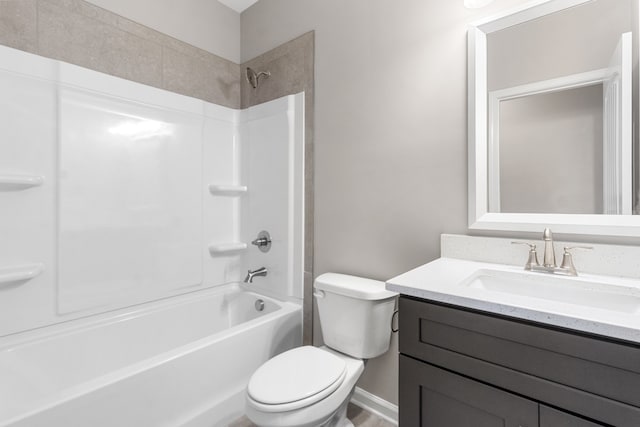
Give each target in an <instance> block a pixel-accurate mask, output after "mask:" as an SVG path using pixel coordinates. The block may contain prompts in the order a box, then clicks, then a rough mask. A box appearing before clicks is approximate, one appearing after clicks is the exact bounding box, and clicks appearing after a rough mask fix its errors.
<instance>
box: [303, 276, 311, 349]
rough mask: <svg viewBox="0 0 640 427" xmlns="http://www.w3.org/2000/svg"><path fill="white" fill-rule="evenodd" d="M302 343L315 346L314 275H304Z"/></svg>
mask: <svg viewBox="0 0 640 427" xmlns="http://www.w3.org/2000/svg"><path fill="white" fill-rule="evenodd" d="M302 321H303V329H302V343H303V344H304V345H312V344H313V274H312V273H310V272H305V273H304V303H303V306H302Z"/></svg>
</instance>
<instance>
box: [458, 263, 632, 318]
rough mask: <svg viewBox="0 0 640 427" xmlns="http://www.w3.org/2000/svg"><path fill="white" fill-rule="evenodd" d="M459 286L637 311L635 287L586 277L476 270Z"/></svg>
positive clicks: (579, 304) (614, 309)
mask: <svg viewBox="0 0 640 427" xmlns="http://www.w3.org/2000/svg"><path fill="white" fill-rule="evenodd" d="M459 286H464V287H467V288H472V289H480V290H483V291H487V292H498V293H501V294H509V295H517V296H524V297H529V298H537V299H542V300H547V301H555V302H561V303H567V304H573V305H578V306H583V307H589V308H597V309H601V310H607V311H613V312H617V313H628V314H635V313H640V290H639V289H637V288H633V287H626V286H620V285H617V284H613V283H606V282H603V281H599V280H591V279H590V278H583V277H562V276H553V275H546V274H540V273H530V272H525V271H523V272H514V271H501V270H492V269H479V270H477V271H475V272H474V273H473V274H471V275H470V276H469V277H467V278H466V279H464V280H462V281H461V282H460V283H459Z"/></svg>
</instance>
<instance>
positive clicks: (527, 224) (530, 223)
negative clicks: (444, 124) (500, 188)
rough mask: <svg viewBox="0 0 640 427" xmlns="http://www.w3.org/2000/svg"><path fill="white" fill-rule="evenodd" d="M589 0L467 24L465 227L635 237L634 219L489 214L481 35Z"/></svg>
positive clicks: (638, 220)
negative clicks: (467, 171)
mask: <svg viewBox="0 0 640 427" xmlns="http://www.w3.org/2000/svg"><path fill="white" fill-rule="evenodd" d="M589 1H591V0H536V1H532V2H529V3H527V4H525V5H522V6H520V7H518V8H516V9H512V10H510V11H507V12H505V13H503V14H500V15H498V16H493V17H490V18H487V19H484V20H482V21H479V22H476V23H474V24H472V26H471V28H469V33H468V73H469V75H468V89H467V90H468V111H469V117H468V120H469V122H468V138H469V141H468V142H469V157H468V162H469V166H468V167H469V229H470V230H486V231H488V230H497V231H516V232H538V231H541V230H542V229H544V228H545V227H549V228H551V229H552V230H553V231H554V232H556V233H567V234H583V235H602V236H629V237H640V215H599V214H598V215H591V214H580V215H573V214H533V213H532V214H528V213H492V212H489V176H488V172H489V158H488V155H489V146H488V111H487V107H488V94H487V34H489V33H492V32H495V31H499V30H502V29H505V28H508V27H511V26H514V25H518V24H521V23H523V22H526V21H530V20H533V19H536V18H540V17H542V16H545V15H548V14H551V13H554V12H558V11H560V10H564V9H567V8H570V7H573V6H577V5H580V4H583V3H587V2H589Z"/></svg>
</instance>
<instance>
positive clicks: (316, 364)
mask: <svg viewBox="0 0 640 427" xmlns="http://www.w3.org/2000/svg"><path fill="white" fill-rule="evenodd" d="M314 296H315V297H316V301H317V303H318V315H319V318H320V326H321V327H322V336H323V339H324V342H325V346H323V347H312V346H304V347H298V348H295V349H292V350H289V351H286V352H284V353H282V354H280V355H278V356H276V357H274V358H272V359H270V360H268V361H267V362H266V363H264V364H263V365H262V366H261V367H260V368H258V369H257V370H256V372H255V373H254V374H253V376H252V377H251V379H250V380H249V385H248V387H247V392H246V415H247V417H248V418H249V419H250V420H251V421H252V422H253V423H255V424H256V425H258V426H260V427H294V426H295V427H307V426H308V427H312V426H313V427H318V426H322V427H325V426H326V427H353V424H352V423H351V422H350V421H349V420H348V419H347V415H346V414H347V405H348V404H349V400H350V399H351V395H352V394H353V390H354V389H355V385H356V382H357V381H358V378H359V377H360V375H361V374H362V371H363V370H364V363H365V360H366V359H370V358H373V357H376V356H379V355H381V354H383V353H385V352H386V351H387V350H388V349H389V341H390V339H391V318H392V316H393V311H394V309H395V303H396V297H397V294H396V293H395V292H391V291H388V290H386V289H385V286H384V282H379V281H376V280H370V279H364V278H361V277H355V276H348V275H344V274H336V273H326V274H323V275H321V276H319V277H318V278H317V279H316V280H315V283H314Z"/></svg>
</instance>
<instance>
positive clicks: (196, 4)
mask: <svg viewBox="0 0 640 427" xmlns="http://www.w3.org/2000/svg"><path fill="white" fill-rule="evenodd" d="M87 1H88V2H89V3H93V4H95V5H97V6H100V7H102V8H103V9H106V10H109V11H111V12H113V13H117V14H118V15H120V16H125V17H127V18H129V19H131V20H132V21H135V22H138V23H140V24H142V25H146V26H147V27H149V28H153V29H154V30H157V31H159V32H161V33H164V34H167V35H169V36H172V37H175V38H176V39H178V40H182V41H183V42H186V43H189V44H191V45H193V46H195V47H198V48H200V49H203V50H206V51H207V52H210V53H213V54H215V55H219V56H221V57H223V58H225V59H228V60H230V61H233V62H235V63H236V64H238V63H240V14H239V13H237V12H236V11H234V10H233V9H230V8H228V7H227V6H225V5H223V4H222V3H220V2H217V1H215V0H179V1H176V0H87Z"/></svg>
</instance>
